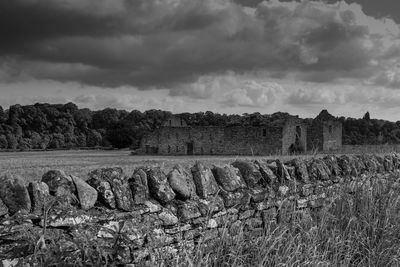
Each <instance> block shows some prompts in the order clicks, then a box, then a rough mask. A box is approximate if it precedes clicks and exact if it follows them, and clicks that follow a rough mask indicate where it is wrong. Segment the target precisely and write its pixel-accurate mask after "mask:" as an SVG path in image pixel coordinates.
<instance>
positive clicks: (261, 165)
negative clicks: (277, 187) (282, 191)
mask: <svg viewBox="0 0 400 267" xmlns="http://www.w3.org/2000/svg"><path fill="white" fill-rule="evenodd" d="M254 163H255V165H256V166H258V169H259V170H260V173H261V175H262V176H263V178H264V180H265V181H266V183H267V184H269V185H271V184H276V183H278V177H277V176H276V175H275V173H274V172H273V170H272V169H271V167H270V165H269V164H268V163H267V162H265V161H260V160H256V161H255V162H254Z"/></svg>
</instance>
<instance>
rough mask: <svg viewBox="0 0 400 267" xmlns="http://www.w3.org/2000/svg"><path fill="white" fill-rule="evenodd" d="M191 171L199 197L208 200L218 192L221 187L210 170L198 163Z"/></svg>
mask: <svg viewBox="0 0 400 267" xmlns="http://www.w3.org/2000/svg"><path fill="white" fill-rule="evenodd" d="M191 171H192V175H193V180H194V183H195V186H196V192H197V195H199V196H200V197H201V198H205V199H206V198H208V197H210V196H214V195H215V194H216V193H217V192H218V190H219V187H218V184H217V182H216V181H215V178H214V175H213V173H212V171H211V169H210V168H208V167H206V166H204V165H203V164H202V163H201V162H198V161H197V162H196V163H195V165H194V166H193V167H192V168H191Z"/></svg>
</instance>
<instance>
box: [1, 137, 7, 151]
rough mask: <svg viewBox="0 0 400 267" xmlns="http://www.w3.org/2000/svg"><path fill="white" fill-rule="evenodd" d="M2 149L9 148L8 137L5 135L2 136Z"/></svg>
mask: <svg viewBox="0 0 400 267" xmlns="http://www.w3.org/2000/svg"><path fill="white" fill-rule="evenodd" d="M0 148H1V149H7V148H8V142H7V137H6V136H5V135H3V134H2V135H0Z"/></svg>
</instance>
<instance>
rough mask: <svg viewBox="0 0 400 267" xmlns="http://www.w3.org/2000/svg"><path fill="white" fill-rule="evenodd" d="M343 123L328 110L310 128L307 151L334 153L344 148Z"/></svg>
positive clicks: (322, 112)
mask: <svg viewBox="0 0 400 267" xmlns="http://www.w3.org/2000/svg"><path fill="white" fill-rule="evenodd" d="M342 131H343V130H342V123H341V122H339V121H337V120H335V118H334V117H333V116H332V115H330V114H329V113H328V112H327V111H326V110H323V111H321V113H320V114H319V115H318V116H317V117H316V118H315V119H314V120H313V121H312V123H311V125H309V126H308V135H307V150H310V151H314V150H317V151H332V150H336V149H339V148H341V147H342Z"/></svg>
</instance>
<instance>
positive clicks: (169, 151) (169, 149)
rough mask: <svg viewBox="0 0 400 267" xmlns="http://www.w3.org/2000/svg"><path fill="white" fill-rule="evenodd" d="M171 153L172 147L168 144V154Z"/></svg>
mask: <svg viewBox="0 0 400 267" xmlns="http://www.w3.org/2000/svg"><path fill="white" fill-rule="evenodd" d="M169 153H171V147H170V146H168V154H169Z"/></svg>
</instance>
